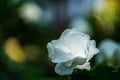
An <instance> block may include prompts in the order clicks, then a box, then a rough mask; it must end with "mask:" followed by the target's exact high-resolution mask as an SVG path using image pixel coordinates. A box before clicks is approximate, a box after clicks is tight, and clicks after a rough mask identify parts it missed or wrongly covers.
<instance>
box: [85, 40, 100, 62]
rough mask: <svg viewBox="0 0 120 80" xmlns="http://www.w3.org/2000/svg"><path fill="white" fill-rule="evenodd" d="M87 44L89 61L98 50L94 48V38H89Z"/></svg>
mask: <svg viewBox="0 0 120 80" xmlns="http://www.w3.org/2000/svg"><path fill="white" fill-rule="evenodd" d="M88 46H89V51H88V57H87V61H89V60H90V59H91V58H92V57H93V56H94V55H95V54H97V53H98V52H99V50H98V49H97V48H96V43H95V40H91V41H90V44H89V45H88Z"/></svg>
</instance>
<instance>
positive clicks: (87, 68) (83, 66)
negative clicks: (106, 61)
mask: <svg viewBox="0 0 120 80" xmlns="http://www.w3.org/2000/svg"><path fill="white" fill-rule="evenodd" d="M75 68H76V69H86V70H90V63H89V62H87V63H85V64H83V65H77V66H75Z"/></svg>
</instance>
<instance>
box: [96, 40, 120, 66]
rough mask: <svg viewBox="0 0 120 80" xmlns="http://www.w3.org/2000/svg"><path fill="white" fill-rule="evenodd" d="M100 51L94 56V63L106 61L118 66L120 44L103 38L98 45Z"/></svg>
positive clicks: (119, 61) (119, 64) (110, 64)
mask: <svg viewBox="0 0 120 80" xmlns="http://www.w3.org/2000/svg"><path fill="white" fill-rule="evenodd" d="M99 49H100V53H99V54H98V55H97V56H96V63H97V64H98V63H102V62H104V61H106V62H107V64H108V65H109V66H113V67H115V68H118V67H120V45H119V44H118V43H117V42H115V41H113V40H111V39H105V40H103V41H101V43H100V45H99Z"/></svg>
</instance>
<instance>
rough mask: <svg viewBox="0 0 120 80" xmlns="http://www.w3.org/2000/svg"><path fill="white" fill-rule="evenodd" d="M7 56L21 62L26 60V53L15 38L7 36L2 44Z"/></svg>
mask: <svg viewBox="0 0 120 80" xmlns="http://www.w3.org/2000/svg"><path fill="white" fill-rule="evenodd" d="M4 50H5V53H6V54H7V56H8V57H9V58H10V59H11V60H12V61H14V62H17V63H23V62H25V61H26V55H25V53H24V51H23V49H22V47H21V46H20V44H19V42H18V40H17V39H16V38H9V39H8V40H7V41H6V42H5V45H4Z"/></svg>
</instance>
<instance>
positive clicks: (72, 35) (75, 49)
mask: <svg viewBox="0 0 120 80" xmlns="http://www.w3.org/2000/svg"><path fill="white" fill-rule="evenodd" d="M59 41H60V43H61V44H63V45H65V46H66V47H67V48H69V50H70V51H71V53H73V54H74V55H79V56H81V57H83V58H85V57H86V54H85V52H84V46H86V45H87V42H88V41H89V36H88V35H86V34H84V33H81V32H79V31H77V30H76V29H71V30H69V29H67V30H65V31H64V32H63V34H62V36H61V37H60V39H59Z"/></svg>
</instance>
